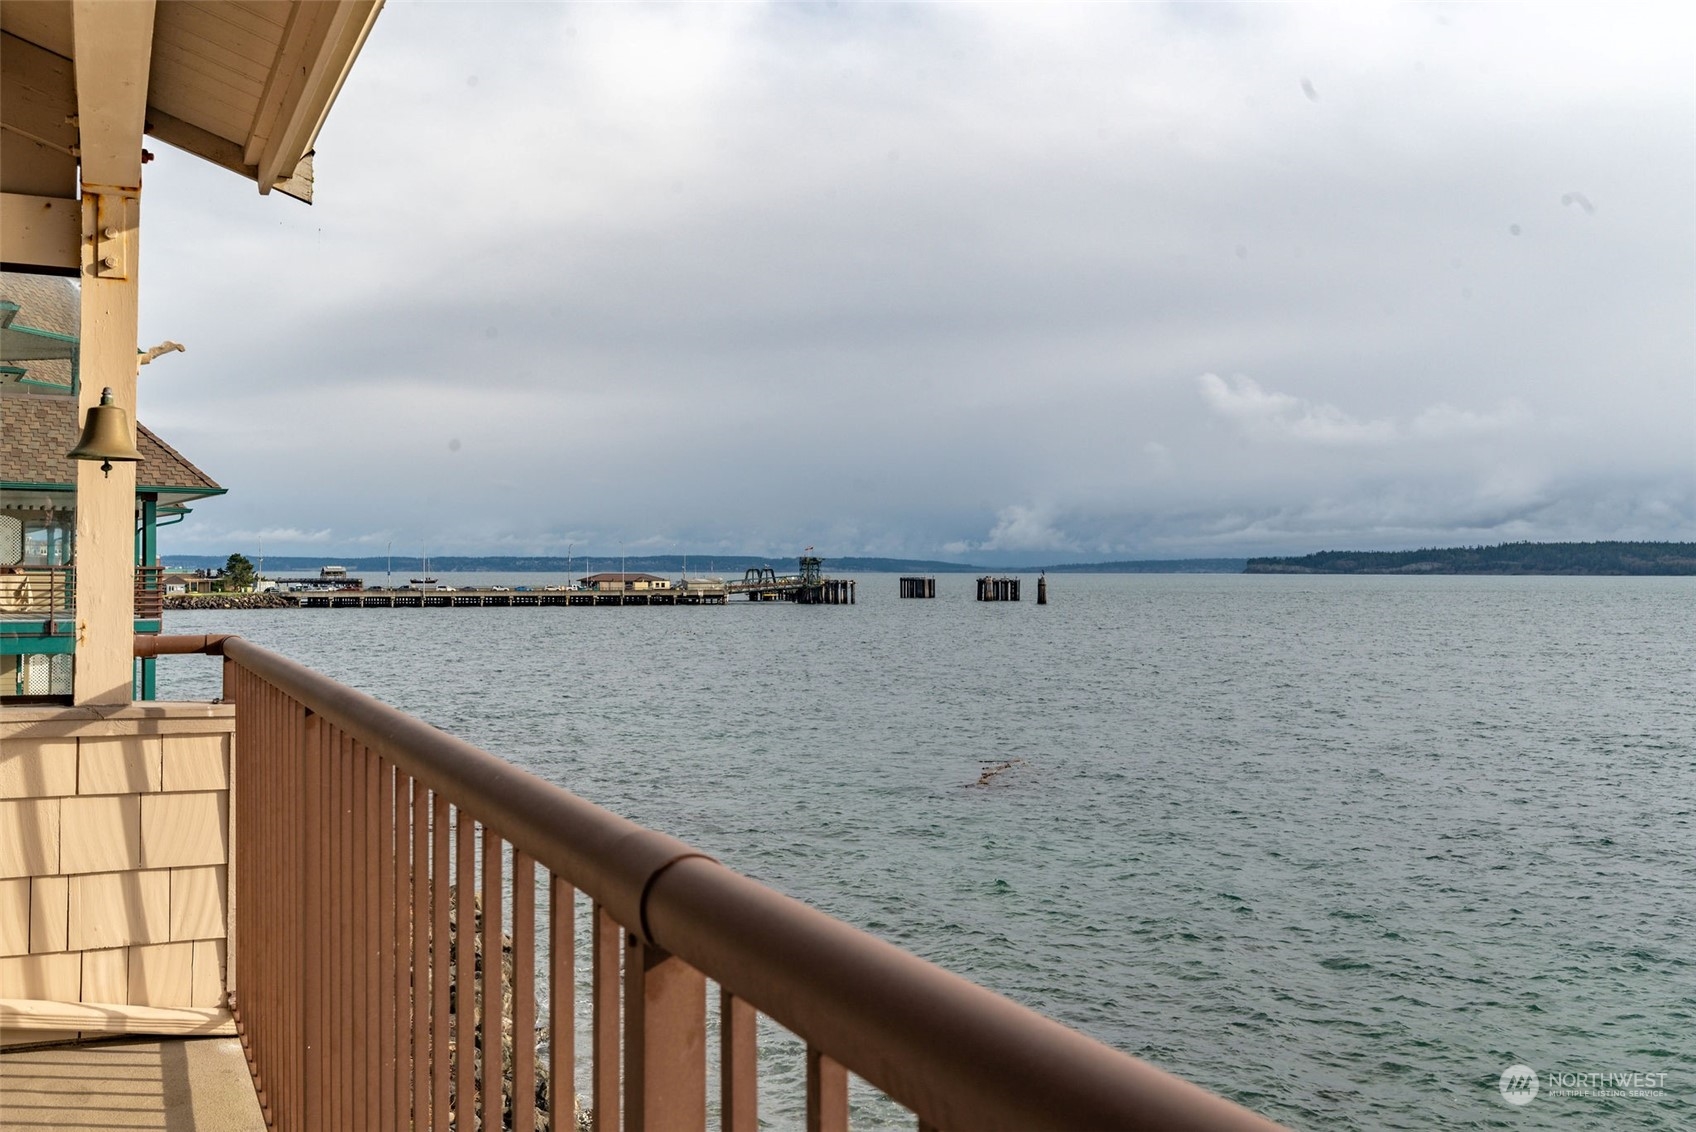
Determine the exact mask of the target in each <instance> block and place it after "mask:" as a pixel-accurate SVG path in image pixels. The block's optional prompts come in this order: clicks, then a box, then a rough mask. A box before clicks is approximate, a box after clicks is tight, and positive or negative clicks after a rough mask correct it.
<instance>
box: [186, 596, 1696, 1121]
mask: <svg viewBox="0 0 1696 1132" xmlns="http://www.w3.org/2000/svg"><path fill="white" fill-rule="evenodd" d="M472 577H473V576H465V577H463V578H444V580H445V581H451V582H455V583H458V582H460V581H465V580H471V579H472ZM504 580H506V581H509V582H510V581H513V580H514V579H511V578H507V579H504ZM551 580H554V579H552V578H541V577H539V576H530V577H527V578H524V579H521V581H524V582H528V583H530V584H536V585H540V584H542V582H543V581H551ZM937 588H938V591H939V597H938V599H937V600H935V601H902V600H899V599H898V598H897V597H896V579H895V578H894V577H891V576H876V575H872V576H862V577H861V578H860V585H859V594H860V599H861V600H860V602H859V604H857V605H855V606H852V607H828V606H827V607H819V606H813V607H803V606H789V605H759V606H756V605H751V604H747V603H736V604H732V605H730V606H728V607H714V608H676V609H673V608H655V609H640V608H630V609H622V610H620V609H584V608H575V609H574V608H564V609H555V608H549V609H510V610H494V609H490V610H334V611H329V610H324V611H318V610H287V611H268V612H257V611H255V612H230V613H204V614H199V613H196V614H189V613H173V614H170V615H168V620H167V624H166V628H167V631H170V632H191V631H195V632H198V631H205V630H222V631H236V632H239V633H241V634H242V635H244V636H247V637H249V638H250V639H252V640H254V641H256V642H258V643H260V644H263V645H266V646H268V647H272V648H275V649H278V650H279V651H282V652H284V653H286V654H288V655H290V656H292V657H294V658H295V659H297V660H300V661H302V662H303V663H306V664H308V665H310V666H311V667H313V668H316V669H318V670H319V671H322V672H324V673H326V674H328V675H330V676H333V677H336V678H338V679H341V680H343V681H346V682H347V683H349V684H352V685H354V686H355V687H358V688H361V689H363V690H365V691H368V692H370V693H372V694H373V695H376V696H377V697H378V698H380V699H382V700H384V701H386V702H388V703H391V704H394V705H395V706H397V707H400V708H403V709H405V710H407V711H410V712H413V713H415V714H417V715H419V716H421V717H423V718H425V719H427V720H429V721H431V722H432V723H436V724H438V725H440V726H442V727H444V728H446V729H448V730H450V731H453V732H454V733H456V734H458V735H461V736H463V737H465V738H467V739H470V740H471V741H473V742H475V743H478V744H480V745H482V746H484V747H487V748H488V749H490V750H492V751H494V752H496V753H498V754H501V755H503V756H505V757H508V758H511V759H514V760H516V761H518V762H520V763H523V764H525V765H526V766H529V767H531V768H532V769H534V770H535V771H537V772H538V773H540V774H542V775H543V776H545V777H547V778H550V779H552V780H553V781H555V782H558V783H561V784H562V785H564V786H566V787H568V788H570V789H571V790H573V791H575V792H577V793H579V794H581V795H583V796H585V797H587V798H590V799H592V800H594V801H596V802H599V803H601V804H603V805H605V806H608V807H610V808H612V809H614V810H617V811H619V812H621V813H624V814H626V815H628V816H630V817H632V818H634V819H635V820H637V821H640V822H643V823H644V824H647V825H651V826H653V827H655V828H658V829H661V830H664V831H666V832H668V833H672V834H675V835H677V836H679V837H682V838H684V839H685V840H688V841H691V842H693V843H695V844H697V845H699V846H701V847H703V848H704V849H706V850H707V851H709V852H711V853H713V854H714V855H716V856H718V857H720V858H721V859H722V860H724V861H725V862H726V863H728V864H730V865H732V866H734V867H736V868H739V869H741V870H743V871H745V872H748V873H750V874H752V875H754V876H756V877H759V878H760V879H762V880H764V881H766V882H768V883H770V884H772V885H774V886H776V887H778V888H780V889H782V890H784V891H786V892H788V893H790V894H792V895H795V896H798V897H801V898H802V899H805V900H808V901H810V902H812V903H814V904H816V905H818V906H819V907H822V908H824V909H826V910H827V911H829V912H831V913H833V914H835V915H838V916H840V917H842V918H844V919H846V920H848V921H850V922H852V923H854V924H857V925H859V926H861V927H864V928H867V929H869V930H871V931H873V932H875V933H876V934H878V935H881V936H884V937H886V938H888V939H891V940H894V941H897V942H899V943H901V944H902V945H904V946H906V947H909V948H911V949H913V950H914V951H917V952H918V953H920V954H922V955H924V956H926V957H927V958H930V959H933V960H935V961H936V962H938V963H941V964H943V965H944V966H947V967H949V968H951V969H953V970H955V971H958V972H961V973H963V974H966V975H968V976H970V977H971V978H973V979H975V980H977V981H979V982H981V983H984V984H986V985H988V986H990V987H993V988H994V989H996V990H998V991H1001V992H1003V993H1005V994H1008V995H1010V996H1011V997H1013V998H1015V999H1017V1000H1019V1001H1021V1002H1024V1003H1026V1004H1028V1005H1030V1006H1033V1007H1035V1008H1037V1009H1039V1010H1042V1011H1044V1012H1046V1013H1048V1014H1050V1015H1053V1016H1054V1017H1057V1018H1059V1019H1061V1020H1063V1021H1065V1022H1067V1023H1069V1024H1072V1025H1074V1026H1077V1027H1079V1028H1080V1029H1082V1030H1085V1031H1086V1032H1088V1033H1090V1034H1092V1035H1094V1036H1096V1037H1098V1038H1100V1039H1102V1040H1103V1041H1106V1042H1109V1043H1111V1044H1113V1045H1115V1046H1118V1047H1119V1048H1121V1049H1124V1050H1127V1051H1130V1052H1132V1053H1135V1054H1137V1055H1139V1056H1141V1057H1144V1058H1147V1059H1149V1060H1151V1061H1153V1062H1155V1063H1156V1064H1159V1065H1161V1066H1163V1067H1165V1068H1168V1069H1171V1070H1173V1071H1175V1072H1178V1073H1180V1074H1183V1075H1184V1076H1186V1077H1189V1078H1191V1079H1192V1080H1195V1081H1197V1082H1199V1083H1201V1084H1204V1085H1206V1086H1208V1087H1210V1088H1212V1089H1215V1090H1218V1091H1219V1092H1222V1093H1224V1094H1225V1095H1227V1096H1230V1097H1232V1098H1234V1099H1236V1100H1238V1101H1240V1102H1242V1103H1245V1104H1247V1105H1250V1106H1251V1107H1254V1108H1256V1109H1258V1110H1260V1111H1262V1112H1264V1113H1266V1114H1267V1115H1269V1116H1272V1117H1274V1118H1276V1119H1279V1120H1283V1121H1285V1122H1287V1123H1289V1124H1291V1125H1294V1126H1296V1127H1301V1128H1314V1129H1318V1128H1337V1127H1361V1128H1433V1127H1445V1126H1446V1127H1503V1128H1509V1127H1511V1128H1520V1127H1526V1128H1594V1129H1651V1128H1656V1129H1658V1128H1689V1127H1693V1126H1696V706H1693V700H1692V686H1693V683H1696V616H1693V613H1692V611H1693V608H1696V606H1693V602H1696V580H1692V579H1676V578H1666V579H1661V578H1643V579H1624V578H1349V577H1333V578H1293V577H1258V576H1227V575H1199V576H1182V575H1175V576H1174V575H1163V576H1148V575H1143V576H1101V577H1080V576H1057V577H1054V578H1052V579H1051V589H1052V604H1050V605H1048V606H1046V607H1038V606H1036V605H1035V604H1034V603H1033V602H1032V601H1030V600H1028V599H1029V598H1030V597H1032V596H1034V590H1035V583H1034V579H1027V580H1026V583H1025V591H1026V596H1027V600H1026V601H1025V602H1023V603H1019V604H1000V605H996V604H978V603H977V602H975V601H973V600H972V592H973V582H972V579H971V578H969V577H966V576H949V575H944V576H942V577H940V578H939V579H938V586H937ZM160 691H161V696H162V697H165V698H171V697H183V698H205V697H209V696H213V695H216V694H217V688H216V671H215V667H214V666H213V665H211V664H209V663H207V662H204V661H197V660H195V659H192V658H166V659H165V660H162V661H161V662H160ZM1010 760H1018V761H1017V762H1016V763H1015V764H1014V765H1013V766H1012V767H1010V768H1009V769H1008V770H1006V771H1005V772H1003V773H1001V774H998V775H995V776H994V777H993V778H991V779H990V781H989V784H988V785H982V786H980V785H976V783H977V780H978V778H979V775H980V774H981V773H982V771H983V769H984V768H985V766H986V765H990V764H998V763H1001V762H1006V761H1010ZM1516 1062H1518V1063H1524V1064H1527V1065H1530V1066H1533V1067H1534V1068H1537V1069H1539V1070H1542V1071H1545V1072H1549V1071H1558V1072H1565V1073H1600V1072H1613V1071H1635V1072H1643V1073H1664V1074H1666V1078H1665V1089H1664V1092H1665V1095H1664V1096H1660V1097H1634V1096H1618V1097H1597V1096H1589V1097H1582V1096H1571V1097H1566V1096H1554V1097H1551V1096H1544V1097H1540V1098H1539V1099H1537V1100H1536V1101H1534V1102H1532V1103H1531V1104H1530V1105H1528V1106H1526V1107H1524V1108H1513V1107H1510V1106H1508V1105H1506V1104H1505V1103H1503V1101H1502V1099H1501V1097H1500V1095H1499V1093H1498V1091H1497V1081H1498V1078H1499V1076H1500V1074H1501V1072H1502V1070H1503V1069H1504V1068H1506V1067H1507V1066H1508V1065H1510V1064H1513V1063H1516ZM765 1111H766V1113H767V1114H768V1115H770V1116H772V1117H773V1119H774V1121H775V1122H776V1123H778V1124H782V1123H783V1122H784V1121H785V1120H786V1119H787V1116H786V1112H787V1110H786V1109H785V1108H784V1106H783V1105H782V1104H778V1105H774V1106H772V1107H771V1108H769V1109H767V1110H765ZM858 1115H859V1116H862V1117H864V1122H865V1123H867V1124H874V1125H875V1124H882V1123H883V1122H884V1121H885V1120H886V1119H888V1118H890V1117H891V1115H892V1114H891V1113H890V1112H889V1111H888V1110H887V1108H886V1107H881V1106H878V1105H875V1104H872V1105H870V1106H868V1107H866V1108H864V1109H863V1110H862V1111H861V1112H860V1113H859V1114H858Z"/></svg>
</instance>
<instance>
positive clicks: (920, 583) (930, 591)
mask: <svg viewBox="0 0 1696 1132" xmlns="http://www.w3.org/2000/svg"><path fill="white" fill-rule="evenodd" d="M901 596H902V597H935V596H936V578H935V577H934V576H927V577H923V578H902V579H901Z"/></svg>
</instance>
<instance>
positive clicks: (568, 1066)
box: [548, 872, 577, 1132]
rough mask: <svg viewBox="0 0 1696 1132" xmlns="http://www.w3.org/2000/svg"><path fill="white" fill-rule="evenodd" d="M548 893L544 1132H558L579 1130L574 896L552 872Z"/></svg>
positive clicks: (575, 897)
mask: <svg viewBox="0 0 1696 1132" xmlns="http://www.w3.org/2000/svg"><path fill="white" fill-rule="evenodd" d="M548 889H549V893H548V895H549V900H548V1128H549V1129H550V1132H557V1130H563V1129H575V1128H576V1127H577V962H576V951H577V939H576V930H577V892H576V890H575V889H573V888H572V887H571V885H569V884H567V883H566V882H565V881H564V879H563V878H561V877H560V875H559V874H558V873H553V872H550V873H549V874H548ZM561 1104H563V1105H564V1106H565V1107H564V1108H563V1109H562V1108H561V1107H560V1106H561Z"/></svg>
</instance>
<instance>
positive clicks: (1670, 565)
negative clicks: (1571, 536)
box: [1245, 542, 1696, 575]
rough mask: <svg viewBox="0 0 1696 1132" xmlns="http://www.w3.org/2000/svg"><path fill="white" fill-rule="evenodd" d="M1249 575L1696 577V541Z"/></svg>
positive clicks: (1369, 555) (1339, 555) (1550, 545)
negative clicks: (1624, 575) (1636, 575)
mask: <svg viewBox="0 0 1696 1132" xmlns="http://www.w3.org/2000/svg"><path fill="white" fill-rule="evenodd" d="M1245 573H1249V574H1616V575H1617V574H1696V542H1505V543H1502V544H1501V545H1500V546H1458V547H1448V548H1442V549H1438V548H1430V549H1425V550H1365V551H1355V550H1322V551H1320V552H1319V553H1317V554H1307V555H1303V556H1302V557H1300V558H1250V559H1249V560H1248V565H1247V567H1246V569H1245Z"/></svg>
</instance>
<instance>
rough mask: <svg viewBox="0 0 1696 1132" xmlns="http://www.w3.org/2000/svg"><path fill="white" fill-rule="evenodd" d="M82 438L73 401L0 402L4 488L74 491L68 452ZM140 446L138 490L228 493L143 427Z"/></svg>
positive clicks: (26, 398)
mask: <svg viewBox="0 0 1696 1132" xmlns="http://www.w3.org/2000/svg"><path fill="white" fill-rule="evenodd" d="M80 434H81V429H80V428H78V426H77V403H76V401H75V400H74V399H73V398H70V397H62V396H54V395H51V394H38V395H17V396H9V397H0V483H13V484H23V483H29V484H55V485H63V486H65V487H70V486H72V485H73V484H75V483H76V473H75V471H74V469H73V467H72V463H71V461H70V460H67V459H65V453H67V452H69V451H70V450H71V449H72V448H75V447H76V445H77V439H78V437H79V436H80ZM135 446H136V449H137V450H138V451H139V452H140V453H141V463H140V464H139V465H137V467H136V477H135V482H136V487H137V489H138V490H143V491H145V490H148V489H151V488H177V489H179V490H190V491H201V492H206V493H207V494H211V493H214V492H221V491H223V490H224V489H223V488H221V487H219V486H218V484H217V482H216V481H214V480H213V479H212V477H211V476H209V475H207V474H206V473H205V472H203V471H201V470H200V469H199V468H197V467H195V466H194V465H193V464H191V463H189V462H188V461H187V460H185V459H183V456H182V454H181V453H179V452H178V451H177V450H176V449H175V448H172V447H171V446H170V445H169V444H166V443H165V442H164V441H163V440H160V439H159V437H157V436H156V435H154V434H153V433H152V432H151V431H150V430H149V429H148V427H147V426H146V425H144V424H141V423H139V422H138V423H137V424H136V429H135Z"/></svg>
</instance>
